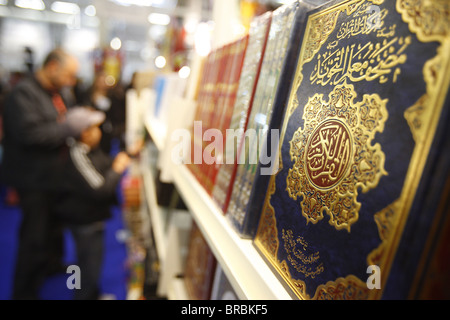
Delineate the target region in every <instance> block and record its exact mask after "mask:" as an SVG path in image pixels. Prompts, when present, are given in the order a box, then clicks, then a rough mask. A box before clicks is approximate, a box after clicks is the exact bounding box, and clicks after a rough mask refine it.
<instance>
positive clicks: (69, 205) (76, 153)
mask: <svg viewBox="0 0 450 320" xmlns="http://www.w3.org/2000/svg"><path fill="white" fill-rule="evenodd" d="M83 113H84V114H85V116H84V117H83V121H84V122H85V123H86V129H84V130H83V131H82V132H81V134H80V135H79V136H78V137H77V138H76V139H73V140H72V141H70V142H69V161H68V162H67V166H66V168H65V172H64V184H63V189H62V194H61V197H60V198H59V201H58V205H57V215H58V217H59V218H60V219H61V221H62V222H63V223H64V225H66V226H67V228H68V229H69V230H70V232H71V234H72V236H73V239H74V242H75V247H76V254H77V265H78V266H79V268H80V271H81V279H80V281H81V289H79V290H75V294H74V299H76V300H92V299H97V298H98V297H99V295H100V293H101V292H100V290H99V280H100V275H101V269H102V262H103V252H104V243H103V242H104V232H105V221H106V220H107V219H109V218H110V217H111V206H112V205H114V204H116V203H117V199H116V190H117V186H118V184H119V182H120V179H121V176H122V174H123V173H124V172H125V170H126V169H127V167H128V164H129V162H130V158H129V157H128V155H127V154H126V153H124V152H120V153H118V154H117V155H116V156H115V158H114V159H113V158H112V157H110V156H109V155H108V154H106V153H105V152H104V151H103V150H102V149H101V148H100V147H99V144H100V141H101V137H102V132H101V129H100V125H101V124H102V122H103V121H104V120H105V114H104V113H103V112H101V111H96V110H93V109H88V108H86V109H84V110H83Z"/></svg>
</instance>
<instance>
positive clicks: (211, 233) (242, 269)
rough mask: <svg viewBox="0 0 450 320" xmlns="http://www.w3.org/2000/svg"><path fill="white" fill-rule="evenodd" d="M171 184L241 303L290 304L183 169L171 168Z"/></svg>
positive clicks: (247, 245) (255, 254)
mask: <svg viewBox="0 0 450 320" xmlns="http://www.w3.org/2000/svg"><path fill="white" fill-rule="evenodd" d="M173 176H174V183H175V185H176V186H177V188H178V190H179V192H180V194H181V196H182V197H183V199H184V201H185V203H186V205H187V207H188V208H189V210H190V211H191V214H192V216H193V218H194V220H195V222H196V223H197V225H198V226H199V228H200V230H201V231H202V233H203V236H204V237H205V239H206V241H207V242H208V245H209V246H210V248H211V250H212V251H213V253H214V255H215V257H216V259H217V261H218V262H219V263H220V265H221V266H222V268H223V270H224V272H225V274H226V276H227V277H228V279H229V281H230V283H231V285H232V286H233V288H234V289H235V291H236V294H237V295H238V297H239V298H240V299H242V300H246V299H248V300H290V299H292V298H291V296H290V295H289V293H288V292H287V290H286V289H285V287H284V286H283V285H282V284H281V282H280V281H279V279H278V278H277V277H276V276H275V274H274V273H273V271H272V270H271V269H270V267H269V265H268V264H267V263H266V262H265V261H264V259H263V258H262V256H261V255H260V254H259V253H258V251H257V250H256V248H255V247H254V246H253V243H252V240H249V239H242V238H240V237H239V235H238V234H237V233H236V231H235V230H234V229H233V227H232V226H231V224H230V223H229V221H228V219H227V218H226V217H225V216H224V215H223V214H222V211H221V210H220V209H219V207H218V206H217V205H216V203H215V202H214V201H213V200H212V199H211V197H210V196H209V195H208V194H207V192H206V191H205V190H204V189H203V187H202V186H201V185H200V184H199V183H198V181H197V180H196V179H195V177H194V176H193V175H192V173H191V172H190V171H189V170H188V169H187V167H186V166H184V165H175V164H174V165H173Z"/></svg>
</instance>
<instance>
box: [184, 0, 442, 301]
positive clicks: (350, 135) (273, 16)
mask: <svg viewBox="0 0 450 320" xmlns="http://www.w3.org/2000/svg"><path fill="white" fill-rule="evenodd" d="M449 9H450V7H449V3H447V2H445V1H428V2H426V1H416V2H414V3H413V2H409V1H402V0H397V1H383V0H377V1H374V0H332V1H322V2H320V1H294V2H291V3H290V4H287V5H283V6H281V7H280V8H278V9H277V10H275V11H273V12H269V13H265V14H264V15H262V16H259V17H257V18H255V19H254V20H253V22H252V24H251V27H250V30H249V32H248V34H247V35H246V36H244V37H242V38H241V39H239V40H237V41H235V42H233V43H230V44H228V45H225V46H223V47H221V48H218V49H216V50H214V51H213V52H211V54H210V55H209V56H208V57H207V59H206V62H205V67H204V70H203V74H202V78H201V81H200V85H199V91H198V100H197V110H196V114H195V120H196V121H197V124H198V123H201V128H200V129H199V128H198V127H197V128H196V127H195V126H194V127H193V129H192V130H193V131H192V132H193V141H192V150H193V156H192V159H191V164H189V165H188V167H189V168H190V169H191V171H192V172H193V174H194V175H195V177H196V178H197V179H198V181H199V182H200V183H201V184H202V185H203V186H204V188H205V189H206V191H207V192H208V194H209V195H210V196H211V197H212V198H213V199H214V200H215V201H216V202H217V204H218V206H219V207H220V208H221V209H222V211H223V213H224V214H225V215H226V216H227V217H229V219H230V221H232V223H233V225H234V226H235V227H236V230H237V232H238V233H239V234H240V235H241V236H242V237H243V238H251V239H253V241H254V244H255V246H256V248H257V249H258V250H259V252H260V253H261V254H262V255H263V256H264V257H265V258H266V260H267V261H268V262H269V263H270V264H271V265H272V266H273V268H274V269H275V270H276V272H277V273H278V274H279V276H280V279H282V281H284V282H285V283H286V284H287V287H288V288H289V290H291V291H292V292H293V293H294V294H295V295H296V296H297V297H299V298H302V299H328V298H333V299H338V298H349V299H372V298H387V299H389V298H397V299H398V298H400V299H402V298H407V297H412V298H429V297H442V296H445V295H447V297H448V294H449V289H448V288H449V286H448V284H449V278H448V276H446V275H445V274H444V272H443V270H444V269H445V268H444V266H445V265H446V261H447V262H448V258H445V257H448V253H449V252H448V249H447V250H446V249H445V246H444V245H443V243H444V242H445V239H448V236H449V232H450V231H449V230H450V217H449V216H450V214H449V212H450V209H449V206H450V205H449V202H448V198H449V195H450V194H449V193H450V191H449V190H450V188H449V181H450V180H449V170H450V169H449V168H450V148H449V147H448V146H449V139H448V137H449V136H450V132H449V127H448V123H449V120H450V110H449V109H450V108H449V106H450V103H449V101H450V99H449V95H448V89H449V84H450V76H449V75H450V57H449V55H448V48H449V44H450V25H449V23H448V21H450V17H449V15H450V10H449ZM210 129H218V131H214V130H210ZM227 129H229V130H230V129H232V130H230V132H233V133H235V134H234V135H227V134H226V132H227ZM218 132H219V133H221V135H220V134H218ZM250 133H256V134H257V138H256V140H255V139H254V138H253V139H252V137H251V136H250ZM221 146H223V147H222V148H221ZM196 151H197V153H196ZM195 155H197V157H198V155H201V156H203V159H202V161H198V160H199V159H198V158H195ZM205 156H209V157H210V158H209V159H205ZM254 157H256V158H257V161H256V162H254V161H252V158H254ZM230 158H231V161H230ZM205 160H206V161H205ZM238 160H239V161H238ZM447 247H448V246H447ZM368 270H378V273H377V272H375V271H374V273H373V274H368ZM380 270H381V271H380ZM440 277H441V278H440ZM436 279H440V280H436Z"/></svg>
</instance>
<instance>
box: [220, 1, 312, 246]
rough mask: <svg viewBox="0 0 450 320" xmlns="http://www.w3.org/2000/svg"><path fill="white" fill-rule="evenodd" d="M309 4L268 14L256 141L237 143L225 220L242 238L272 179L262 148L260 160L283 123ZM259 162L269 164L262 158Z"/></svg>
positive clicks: (254, 119)
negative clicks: (271, 135)
mask: <svg viewBox="0 0 450 320" xmlns="http://www.w3.org/2000/svg"><path fill="white" fill-rule="evenodd" d="M313 7H314V6H313V5H311V4H309V3H308V2H306V1H295V2H292V3H291V4H288V5H283V6H281V7H279V8H278V9H277V10H275V11H274V12H273V15H272V24H271V27H270V32H269V36H268V40H267V47H266V53H265V55H264V60H263V64H262V66H261V74H260V77H261V79H264V80H263V81H259V82H258V86H257V89H256V93H255V101H254V103H253V107H252V110H251V112H250V116H249V121H248V125H247V132H254V133H255V135H256V136H257V139H258V140H257V142H258V143H250V142H249V141H243V143H242V144H241V153H240V155H241V159H240V161H239V162H238V164H237V169H236V177H235V180H234V184H233V188H232V193H231V197H230V201H229V206H228V210H227V215H228V217H229V219H230V220H231V221H232V224H233V225H234V226H235V227H236V229H237V231H238V232H239V234H240V235H241V236H242V237H243V238H253V237H254V235H255V232H256V228H257V226H258V220H259V214H260V212H261V209H262V204H263V202H264V195H265V192H266V189H267V185H268V182H269V179H270V175H269V174H264V173H263V174H261V169H262V167H261V161H260V160H262V158H261V153H262V152H264V154H263V157H265V158H264V159H267V158H268V157H269V156H270V154H271V150H270V147H271V145H270V143H269V142H268V141H267V135H268V133H270V131H271V130H278V129H279V128H280V126H281V119H282V116H283V113H284V109H285V106H286V101H287V99H288V95H289V88H290V85H291V82H292V79H293V76H294V72H295V65H294V66H293V61H296V60H297V58H298V54H299V48H300V35H301V27H302V26H303V23H304V19H305V16H306V12H307V11H308V10H311V9H312V8H313ZM277 89H278V90H277ZM276 143H278V141H276ZM264 146H267V147H268V148H264ZM275 149H276V148H275ZM263 163H264V164H266V165H267V164H268V163H267V161H266V160H264V161H263ZM264 164H263V165H264ZM266 169H267V170H269V168H266Z"/></svg>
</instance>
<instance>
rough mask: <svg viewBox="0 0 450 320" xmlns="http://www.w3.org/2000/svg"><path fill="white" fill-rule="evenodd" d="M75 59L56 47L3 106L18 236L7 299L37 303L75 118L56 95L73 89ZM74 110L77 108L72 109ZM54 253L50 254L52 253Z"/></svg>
mask: <svg viewBox="0 0 450 320" xmlns="http://www.w3.org/2000/svg"><path fill="white" fill-rule="evenodd" d="M77 72H78V61H77V60H76V59H75V58H74V57H72V56H71V55H69V54H67V53H66V52H64V51H62V50H59V49H56V50H54V51H52V52H50V53H49V55H48V56H47V58H46V59H45V61H44V63H43V65H42V67H41V68H40V69H39V70H38V71H37V72H36V74H35V75H34V76H32V77H29V78H27V79H25V80H24V81H22V82H20V83H18V84H17V85H16V86H15V87H14V89H13V91H12V92H11V94H10V95H9V96H8V98H7V100H6V103H5V106H4V118H3V123H4V138H3V147H4V158H3V163H2V179H3V182H4V183H5V184H6V185H8V186H11V187H14V188H15V189H16V190H17V192H18V194H19V198H20V199H19V201H20V207H21V210H22V222H21V226H20V231H19V232H20V233H19V248H18V252H17V260H16V270H15V278H14V288H13V299H37V298H38V292H39V288H40V285H41V284H42V282H43V281H44V279H45V276H46V275H47V273H48V268H49V264H50V263H51V261H50V258H51V253H52V246H53V245H54V243H55V238H53V235H59V236H57V238H59V240H58V243H59V246H60V247H61V248H62V235H61V234H58V233H57V232H55V228H54V226H53V223H54V220H53V217H52V212H53V208H54V205H55V194H56V193H57V191H58V190H59V178H60V177H61V170H62V167H63V162H64V153H65V152H67V148H66V147H65V146H66V144H65V141H66V138H68V137H70V136H73V135H77V134H79V132H80V131H81V130H82V128H81V127H79V125H80V123H79V121H76V120H77V118H80V115H79V114H77V113H73V112H72V110H69V111H67V107H69V106H67V105H66V102H65V100H64V99H63V98H62V97H61V94H60V93H61V91H62V89H64V88H65V87H70V86H73V85H74V83H75V80H76V74H77ZM73 110H77V109H73ZM53 251H54V250H53Z"/></svg>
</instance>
